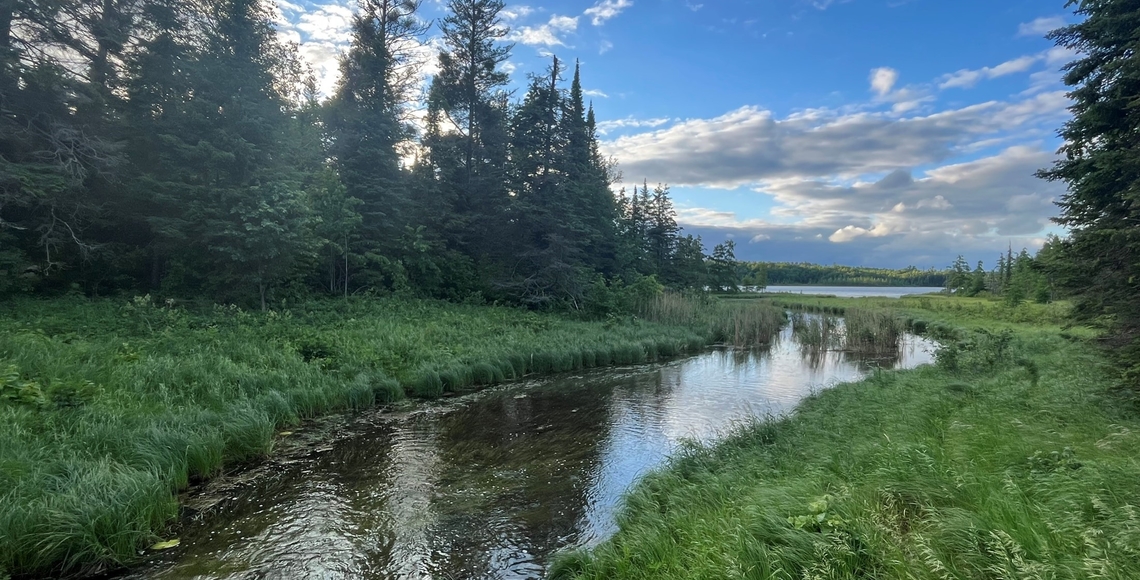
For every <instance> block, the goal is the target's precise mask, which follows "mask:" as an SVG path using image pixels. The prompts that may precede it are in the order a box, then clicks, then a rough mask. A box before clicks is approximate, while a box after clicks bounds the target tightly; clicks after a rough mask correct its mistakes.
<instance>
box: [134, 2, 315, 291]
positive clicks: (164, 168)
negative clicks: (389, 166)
mask: <svg viewBox="0 0 1140 580" xmlns="http://www.w3.org/2000/svg"><path fill="white" fill-rule="evenodd" d="M162 8H163V9H162V10H158V11H156V14H155V16H156V18H155V21H156V23H157V24H158V25H159V27H158V34H157V35H156V38H155V41H154V43H153V46H152V52H149V53H148V54H145V55H142V56H141V57H140V59H139V62H138V64H137V66H136V67H135V69H134V75H133V78H132V79H131V81H130V82H129V87H130V90H131V93H132V94H133V95H137V96H138V99H137V101H136V100H134V99H132V101H133V102H132V106H133V107H135V110H137V111H139V112H140V117H139V127H138V130H139V132H140V133H141V135H145V136H146V137H140V138H139V139H138V140H137V142H136V144H137V145H138V146H137V147H135V148H134V152H135V155H134V156H133V161H134V162H135V165H136V166H137V167H139V170H140V174H141V175H140V178H139V181H138V183H139V187H140V189H141V190H143V191H145V192H146V193H145V195H147V196H149V199H148V201H149V203H150V204H151V205H152V206H153V207H154V211H153V212H150V217H149V220H148V221H149V222H150V223H151V224H152V226H153V227H154V229H155V233H156V235H157V236H158V237H159V238H160V239H161V240H162V241H161V242H160V244H159V246H160V247H161V248H162V249H163V251H164V253H165V254H166V255H167V256H169V257H171V258H172V259H173V264H172V268H173V269H172V271H171V273H172V274H174V278H172V279H170V280H168V283H169V284H172V285H175V286H178V287H180V288H181V289H183V290H184V291H185V290H197V291H209V292H213V293H215V295H217V296H219V297H230V298H234V297H237V296H240V295H241V294H242V293H243V292H244V289H245V288H250V289H251V290H253V289H256V291H257V295H258V298H259V301H260V303H261V305H262V307H265V305H266V301H267V298H268V291H269V288H270V287H271V286H272V285H273V284H275V283H277V282H279V281H280V280H281V279H282V278H283V277H284V276H285V275H286V274H287V273H289V271H290V268H291V267H292V265H293V264H295V263H296V262H297V260H299V259H302V258H303V257H304V256H306V255H308V254H310V253H311V250H312V245H313V240H312V238H311V236H310V235H309V227H310V221H309V220H310V217H309V210H308V205H307V204H306V203H305V201H304V199H305V197H306V196H305V194H304V192H303V189H302V187H303V186H302V183H301V181H302V179H301V176H299V175H298V174H297V171H296V168H295V167H293V166H291V165H290V164H289V161H291V160H292V158H293V157H292V156H291V155H290V154H289V146H290V145H289V144H288V142H287V140H286V139H285V137H286V136H287V135H288V134H289V125H290V123H291V122H293V119H292V118H291V117H290V115H289V114H288V111H290V109H291V108H292V105H291V103H290V100H289V95H287V94H285V93H284V92H283V83H282V82H281V79H282V76H283V73H284V71H286V70H289V69H291V68H295V67H294V66H293V63H294V62H295V58H296V57H295V55H293V54H292V53H290V52H289V51H288V49H287V48H286V47H284V46H283V45H281V44H279V43H278V42H277V40H276V33H275V32H274V29H273V25H272V21H271V19H270V13H269V11H268V10H267V9H266V7H265V6H264V5H263V4H262V3H261V2H260V1H259V0H217V1H215V2H213V3H212V4H209V5H207V6H206V9H207V10H208V12H206V13H205V14H202V13H195V12H186V10H188V9H187V8H185V7H183V6H180V5H179V4H178V3H171V4H170V5H167V6H164V7H162ZM192 22H200V23H206V28H204V29H201V30H193V28H192V27H191V32H192V33H197V34H190V35H187V34H185V32H184V30H185V29H184V28H182V27H184V26H186V25H187V24H189V23H192ZM191 41H195V44H191ZM155 50H158V51H162V52H154V51H155ZM144 107H145V108H144ZM140 109H141V110H140ZM148 111H149V114H148ZM240 232H248V236H249V237H248V239H246V238H245V237H244V236H242V235H240Z"/></svg>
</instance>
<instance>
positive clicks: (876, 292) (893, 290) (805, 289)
mask: <svg viewBox="0 0 1140 580" xmlns="http://www.w3.org/2000/svg"><path fill="white" fill-rule="evenodd" d="M764 291H765V292H773V293H782V294H819V295H824V296H839V297H841V298H863V297H868V296H875V297H882V298H902V297H903V296H906V295H908V294H931V293H935V292H941V291H942V288H933V287H898V286H768V287H767V288H765V289H764Z"/></svg>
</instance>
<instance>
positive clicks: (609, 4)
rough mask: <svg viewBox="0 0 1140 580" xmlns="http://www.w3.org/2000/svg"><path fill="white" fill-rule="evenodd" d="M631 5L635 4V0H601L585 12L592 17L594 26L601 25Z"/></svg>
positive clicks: (591, 21)
mask: <svg viewBox="0 0 1140 580" xmlns="http://www.w3.org/2000/svg"><path fill="white" fill-rule="evenodd" d="M630 6H633V0H600V1H599V2H598V3H597V4H594V5H593V6H591V7H589V8H587V9H586V11H585V12H583V14H585V15H586V16H589V17H590V23H591V24H593V25H594V26H601V25H603V24H605V23H606V21H607V20H609V19H611V18H613V17H615V16H617V15H618V14H621V13H622V11H623V10H625V9H626V8H629V7H630Z"/></svg>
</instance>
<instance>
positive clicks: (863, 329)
mask: <svg viewBox="0 0 1140 580" xmlns="http://www.w3.org/2000/svg"><path fill="white" fill-rule="evenodd" d="M843 320H844V331H843V347H844V349H845V350H847V351H849V352H854V353H859V354H886V353H894V352H898V349H899V346H900V345H901V344H902V338H903V335H904V334H905V333H906V325H905V324H904V323H903V321H902V320H900V319H899V318H898V316H897V315H896V314H895V313H893V312H890V311H887V310H865V309H861V308H848V309H847V313H846V315H845V316H844V319H843Z"/></svg>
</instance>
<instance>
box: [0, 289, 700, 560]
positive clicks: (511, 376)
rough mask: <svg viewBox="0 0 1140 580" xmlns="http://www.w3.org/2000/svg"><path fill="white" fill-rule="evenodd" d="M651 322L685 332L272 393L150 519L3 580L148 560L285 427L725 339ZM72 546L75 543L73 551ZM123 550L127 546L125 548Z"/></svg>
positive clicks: (664, 356) (635, 360)
mask: <svg viewBox="0 0 1140 580" xmlns="http://www.w3.org/2000/svg"><path fill="white" fill-rule="evenodd" d="M490 308H498V307H490ZM540 316H543V317H547V318H549V319H550V320H551V322H552V323H553V322H554V321H557V320H562V317H561V316H560V315H558V314H544V315H540ZM575 323H576V324H589V325H591V326H597V327H598V329H599V330H600V331H604V330H605V329H607V328H620V327H621V326H623V325H624V324H626V323H623V322H620V321H614V320H606V321H596V322H586V321H581V320H578V321H575ZM643 323H644V322H638V321H637V320H636V319H632V318H631V319H630V322H629V324H631V325H634V326H637V325H640V324H643ZM654 324H656V325H657V326H658V327H660V328H671V329H672V330H674V331H681V330H682V329H684V331H683V332H674V333H673V334H677V335H684V336H683V337H679V338H675V339H672V340H668V339H661V338H658V339H656V340H654V339H642V340H612V341H611V340H607V342H606V344H605V345H604V346H603V347H602V348H600V349H583V350H577V351H574V350H571V351H535V350H528V349H527V348H525V347H524V348H519V349H517V350H515V351H512V352H508V353H505V354H503V353H501V352H500V354H503V356H501V357H498V358H496V359H494V360H487V361H482V362H472V363H464V364H453V365H448V366H447V367H446V368H437V369H430V370H427V371H423V372H417V373H415V375H414V376H409V377H408V378H405V379H404V380H397V379H394V378H390V377H386V376H382V377H373V380H369V381H365V382H364V384H362V385H356V386H355V387H354V386H353V385H351V384H342V385H340V388H338V389H337V390H336V391H335V392H318V393H308V394H309V395H311V397H312V399H313V400H316V401H319V404H318V405H316V406H313V407H310V408H308V409H306V404H311V401H308V400H299V401H294V400H293V397H286V399H287V400H279V399H280V394H277V395H274V396H272V397H269V398H270V399H273V398H274V397H275V398H276V399H278V400H271V401H268V404H269V405H275V406H277V407H278V408H275V409H272V411H273V417H274V420H273V422H272V428H271V429H269V430H265V429H246V430H242V431H241V432H240V433H239V434H238V435H239V436H240V437H243V438H245V440H243V441H241V442H240V445H239V446H240V449H236V450H235V449H233V448H232V447H231V443H232V439H233V438H232V437H230V436H229V434H227V436H226V437H225V440H226V441H225V448H224V450H223V451H222V452H223V454H224V458H223V459H222V460H221V461H220V462H218V463H217V464H216V465H215V466H214V468H213V469H212V470H211V472H210V473H208V474H195V473H193V472H192V470H191V469H190V468H189V466H188V465H186V468H185V469H182V470H181V471H180V472H178V473H167V474H165V477H166V480H167V482H168V484H167V489H168V490H169V491H165V492H160V493H158V492H156V491H154V490H152V491H151V492H150V493H149V495H150V497H149V498H136V499H144V500H150V501H151V503H152V504H153V505H152V506H149V507H148V511H149V512H150V513H149V514H148V515H149V518H148V521H146V522H141V521H135V522H130V523H131V524H132V525H130V526H120V527H116V526H115V524H114V523H113V522H112V523H111V524H110V526H108V525H106V523H104V524H103V529H104V531H106V532H107V533H109V534H111V535H113V536H117V537H116V538H114V539H113V541H112V542H107V543H103V542H102V540H101V539H100V538H90V537H80V536H81V535H83V534H84V533H85V532H86V531H87V530H84V529H82V528H81V527H80V529H76V530H75V531H74V532H71V534H72V535H74V536H75V539H72V538H69V537H65V536H61V534H63V533H67V532H59V531H58V530H51V532H52V533H53V534H56V535H53V536H51V537H50V538H47V540H50V541H51V542H54V543H55V544H56V545H57V546H58V545H68V544H69V543H72V542H74V543H75V544H76V545H80V546H82V545H83V543H88V544H90V543H91V542H95V543H96V544H98V545H97V546H96V547H97V550H92V551H91V552H90V553H89V554H83V553H79V554H76V553H74V552H72V551H70V550H69V552H68V559H67V560H63V561H60V560H58V559H57V560H56V563H55V564H53V565H52V566H50V567H46V566H42V565H40V566H35V567H23V568H22V567H20V566H19V565H15V566H11V567H9V568H5V567H4V566H3V563H2V562H0V579H3V580H8V579H9V578H10V579H13V580H22V579H24V578H33V577H42V576H44V575H51V576H58V577H65V578H79V577H90V576H98V575H103V574H107V573H109V572H112V571H117V570H122V569H126V568H129V567H130V566H131V565H133V564H136V563H138V562H140V561H142V560H143V559H144V553H143V551H142V549H143V548H145V547H146V546H148V545H150V544H152V543H155V542H157V541H159V540H163V539H164V538H167V537H169V536H168V534H169V532H170V531H172V530H175V529H177V526H178V525H180V518H181V514H182V508H183V505H182V501H183V499H184V498H186V497H187V495H186V492H187V491H188V490H190V489H191V488H192V486H202V485H204V484H207V483H209V482H210V481H211V480H212V479H213V478H214V477H215V476H217V475H219V474H222V473H225V472H230V473H233V472H238V471H241V470H243V469H248V468H250V467H251V466H255V465H258V464H260V463H263V462H264V461H265V460H266V459H267V458H268V457H270V456H271V454H272V452H273V449H274V446H275V445H276V444H277V442H279V441H280V440H281V438H282V436H281V434H280V433H281V432H282V431H283V430H286V429H289V428H292V427H296V426H298V425H301V424H303V423H305V422H308V421H313V420H320V419H326V418H329V417H331V416H335V415H338V414H344V413H346V412H352V411H360V410H367V409H372V408H376V407H378V406H380V407H383V406H384V405H388V404H391V403H394V402H399V401H406V400H407V398H411V399H422V400H431V399H436V398H439V397H444V396H450V395H458V394H467V393H474V392H477V391H480V390H482V389H486V388H489V387H492V386H496V385H500V384H502V383H504V382H508V381H515V380H523V379H525V380H534V379H542V378H547V377H554V376H557V375H559V374H563V373H567V372H575V371H580V370H586V369H593V368H608V367H619V366H631V365H641V364H647V363H654V362H659V361H667V360H671V359H674V358H677V357H680V356H688V355H690V354H693V353H697V352H701V351H703V350H704V349H706V348H709V347H711V346H715V345H717V344H720V342H721V341H720V340H719V339H718V338H717V337H715V336H712V335H711V334H710V335H709V336H701V331H700V330H698V329H697V328H686V327H684V326H682V325H668V324H661V323H654ZM614 334H620V333H614ZM520 346H521V345H520ZM348 382H350V381H345V383H348ZM357 382H359V381H357ZM405 394H406V397H407V398H406V397H405ZM268 395H271V394H267V396H268ZM263 398H264V397H263ZM262 402H266V401H262ZM247 403H248V401H247ZM254 403H257V401H254ZM282 405H287V407H286V408H281V407H282ZM189 445H191V446H192V445H193V442H190V444H189ZM187 453H188V454H189V453H190V452H189V451H188V452H187ZM9 499H11V498H9ZM122 536H132V537H133V539H129V540H126V541H124V539H123V537H122ZM44 543H45V541H44V540H36V539H35V538H15V539H12V538H0V545H4V544H7V545H8V546H13V545H14V546H16V549H15V550H13V551H11V552H9V554H8V556H7V557H8V558H10V561H19V560H20V559H21V556H22V554H21V553H20V552H19V550H20V549H21V548H22V549H24V554H28V553H33V552H34V551H35V550H45V551H47V549H46V548H44V545H43V544H44ZM74 547H75V546H72V548H74ZM124 547H126V548H127V549H123V548H124Z"/></svg>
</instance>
